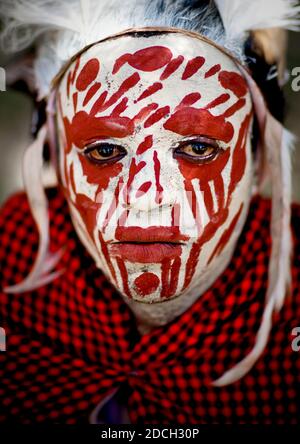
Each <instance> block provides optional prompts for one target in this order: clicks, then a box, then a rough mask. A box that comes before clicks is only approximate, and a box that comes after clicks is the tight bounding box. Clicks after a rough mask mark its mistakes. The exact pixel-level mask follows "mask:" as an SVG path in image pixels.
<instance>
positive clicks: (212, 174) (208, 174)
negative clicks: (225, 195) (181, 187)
mask: <svg viewBox="0 0 300 444" xmlns="http://www.w3.org/2000/svg"><path fill="white" fill-rule="evenodd" d="M229 158H230V149H229V148H227V149H226V150H224V151H223V152H221V153H220V154H219V156H218V157H217V158H216V159H215V160H212V161H211V162H210V163H207V164H203V165H198V164H194V163H191V162H189V161H187V160H185V159H178V165H179V169H180V172H181V174H182V175H183V177H184V178H185V179H186V180H192V179H198V180H199V181H201V184H203V186H204V184H206V183H208V182H209V181H210V180H215V179H216V177H218V176H219V175H220V174H221V172H222V171H223V169H224V168H225V166H226V165H227V162H228V160H229Z"/></svg>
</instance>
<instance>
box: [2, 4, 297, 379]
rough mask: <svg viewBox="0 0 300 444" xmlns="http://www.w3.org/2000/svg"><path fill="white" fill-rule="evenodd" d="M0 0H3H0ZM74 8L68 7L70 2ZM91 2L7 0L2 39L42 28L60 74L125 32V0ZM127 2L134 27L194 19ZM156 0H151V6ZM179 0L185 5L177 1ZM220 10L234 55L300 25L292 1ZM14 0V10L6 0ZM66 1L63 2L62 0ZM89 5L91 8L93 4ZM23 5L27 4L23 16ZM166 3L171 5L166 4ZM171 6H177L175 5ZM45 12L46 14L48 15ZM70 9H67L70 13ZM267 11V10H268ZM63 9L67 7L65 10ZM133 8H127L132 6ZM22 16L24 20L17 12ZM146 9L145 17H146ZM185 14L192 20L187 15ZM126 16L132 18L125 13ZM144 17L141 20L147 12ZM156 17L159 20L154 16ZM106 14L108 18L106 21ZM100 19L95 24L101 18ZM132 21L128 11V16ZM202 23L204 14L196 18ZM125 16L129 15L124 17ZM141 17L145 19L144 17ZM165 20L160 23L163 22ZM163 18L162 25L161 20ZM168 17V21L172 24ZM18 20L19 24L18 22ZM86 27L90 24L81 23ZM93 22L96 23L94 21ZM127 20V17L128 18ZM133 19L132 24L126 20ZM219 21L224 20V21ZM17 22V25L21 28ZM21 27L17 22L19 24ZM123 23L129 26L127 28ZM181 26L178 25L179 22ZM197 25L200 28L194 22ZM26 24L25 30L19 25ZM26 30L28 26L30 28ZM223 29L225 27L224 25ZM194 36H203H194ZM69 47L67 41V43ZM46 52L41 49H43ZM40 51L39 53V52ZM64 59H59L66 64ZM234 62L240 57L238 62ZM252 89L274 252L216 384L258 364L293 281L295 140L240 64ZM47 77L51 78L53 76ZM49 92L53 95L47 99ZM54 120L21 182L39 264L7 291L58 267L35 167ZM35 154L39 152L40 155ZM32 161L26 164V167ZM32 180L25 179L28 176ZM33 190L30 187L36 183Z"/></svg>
mask: <svg viewBox="0 0 300 444" xmlns="http://www.w3.org/2000/svg"><path fill="white" fill-rule="evenodd" d="M2 1H3V0H2ZM71 3H72V5H73V6H77V8H75V9H73V8H72V7H71ZM99 3H100V2H97V3H95V2H94V1H93V0H88V1H87V0H86V1H79V0H78V1H75V0H72V2H68V3H67V2H59V3H58V2H57V1H50V0H49V1H47V0H40V1H39V2H38V1H37V0H35V1H33V2H32V1H31V2H30V3H28V1H25V0H19V1H16V0H13V1H11V0H10V1H9V2H8V0H4V1H3V4H2V5H1V7H0V12H2V13H5V14H6V18H7V20H8V21H7V28H5V29H4V33H3V35H2V38H3V39H6V38H7V36H8V35H13V36H14V38H13V39H12V45H11V46H12V48H14V49H20V48H21V47H24V46H26V45H27V44H28V43H29V42H30V41H31V40H32V37H31V36H29V35H28V33H27V34H26V32H25V33H24V32H23V34H22V33H21V37H20V34H19V33H20V29H22V27H24V26H28V25H32V26H35V27H36V28H35V33H34V34H35V36H37V35H39V34H44V38H43V40H42V41H43V43H42V44H41V48H40V54H42V55H40V56H38V60H39V61H40V63H41V61H43V63H45V62H46V61H47V62H48V66H47V69H48V71H49V70H50V71H51V69H50V67H51V68H52V69H53V70H54V71H55V72H52V71H51V73H52V74H51V76H52V77H54V75H56V74H57V72H58V71H59V69H60V68H61V66H62V65H63V64H64V63H65V62H66V61H67V60H68V59H69V58H70V57H71V56H73V55H74V53H76V52H78V51H80V50H81V49H82V48H83V47H85V46H86V45H88V44H90V43H94V42H95V41H98V40H100V39H101V38H104V37H108V36H109V35H110V36H111V35H112V34H113V31H114V30H115V28H116V27H117V28H118V29H117V32H119V31H122V27H123V24H122V23H120V22H119V21H116V22H113V23H114V26H110V25H111V23H112V21H111V20H112V19H113V18H114V19H115V20H117V18H118V17H119V19H120V17H121V16H119V12H120V9H121V11H124V9H122V8H124V3H125V7H127V6H128V5H127V4H126V2H124V1H122V2H121V1H119V0H111V1H110V2H109V3H106V2H105V5H104V4H103V2H101V4H99ZM127 3H129V4H130V6H131V7H132V6H134V7H135V8H136V9H135V11H136V13H137V16H136V18H135V21H134V23H136V21H137V22H138V27H144V26H145V25H149V24H151V26H166V25H168V26H170V25H174V21H175V22H176V20H177V21H178V22H180V20H184V22H187V23H188V20H191V21H192V20H194V21H195V20H197V21H199V17H198V16H196V17H195V12H194V17H192V15H191V10H190V9H188V8H187V9H185V11H186V15H185V16H184V17H179V16H178V15H177V12H178V11H177V12H176V11H175V13H174V10H173V14H171V11H170V5H171V4H173V5H174V2H171V1H166V2H165V3H166V4H167V9H166V11H167V12H166V11H165V14H167V15H166V16H164V15H162V16H159V15H157V16H155V15H154V14H153V16H152V19H151V17H150V18H149V19H148V18H147V15H145V11H146V10H147V7H146V2H145V1H144V0H143V1H137V0H133V1H130V2H127ZM154 3H158V2H151V5H152V6H153V4H154ZM175 3H177V4H179V3H180V4H181V6H182V5H183V4H184V3H185V2H183V1H181V2H175ZM215 3H216V5H217V7H218V10H219V13H220V15H221V17H222V22H223V25H224V28H225V32H224V30H223V31H222V32H221V31H220V29H221V28H220V26H221V25H220V26H219V27H218V26H215V27H214V31H213V33H212V34H213V35H214V37H215V38H211V37H210V38H211V40H212V44H214V43H213V42H215V43H217V44H219V45H220V44H221V46H223V47H224V48H227V49H228V48H229V50H230V51H231V53H233V54H234V55H235V56H236V55H239V59H240V60H243V52H242V49H241V48H242V47H243V45H244V43H245V40H246V39H247V33H249V32H250V31H251V30H255V29H260V28H268V27H273V26H279V27H284V28H288V29H297V27H298V25H299V21H298V19H296V18H295V15H296V14H298V13H299V10H300V8H299V6H297V2H294V1H288V0H272V1H271V0H264V1H262V0H261V1H258V0H256V1H255V0H253V1H252V2H251V4H249V2H246V1H243V0H216V1H215ZM12 4H13V5H14V7H15V9H14V8H13V7H12V6H11V5H12ZM67 5H68V6H67ZM92 6H94V8H92ZM25 7H28V9H27V11H26V14H27V15H26V14H25V9H26V8H25ZM55 7H56V8H55ZM168 8H169V9H168ZM173 9H174V8H173ZM46 11H47V13H46ZM70 11H71V12H70ZM213 11H214V10H213V9H212V10H211V11H210V10H208V9H206V10H205V13H204V14H206V25H204V19H203V17H202V22H201V26H202V28H203V34H206V36H208V37H209V34H211V33H210V32H209V31H208V26H207V23H208V22H209V20H211V19H212V16H213V14H215V11H214V12H213ZM270 11H271V14H270ZM67 12H68V13H67ZM129 12H130V10H129ZM23 13H24V14H25V15H24V17H23V19H22V21H21V19H20V17H21V16H22V14H23ZM143 14H144V18H143ZM188 16H189V19H188ZM128 17H129V16H128ZM145 17H146V18H145ZM155 17H156V18H155ZM107 18H110V21H107ZM99 20H100V22H99ZM132 20H133V16H131V19H130V20H129V21H130V22H131V21H132ZM200 21H201V20H200ZM127 22H128V20H127ZM142 22H143V23H142ZM161 22H164V23H161ZM165 22H167V23H165ZM170 22H171V23H170ZM17 23H19V25H17ZM87 23H89V24H90V25H91V26H90V27H88V26H86V24H87ZM97 23H98V26H96V25H97ZM99 23H101V24H103V23H105V27H104V28H102V29H101V30H99ZM128 24H129V23H128ZM130 24H132V23H130ZM223 25H222V26H223ZM18 26H19V28H18ZM20 27H21V28H20ZM126 27H128V26H126ZM177 27H180V26H177ZM181 27H182V28H184V29H191V28H193V27H194V28H197V26H195V23H194V24H193V25H192V24H190V26H181ZM198 27H199V26H198ZM24 29H26V28H23V31H24ZM27 29H29V28H27ZM222 29H223V28H222ZM46 35H47V36H48V40H47V39H46V40H45V36H46ZM198 36H199V38H201V36H200V35H199V34H198ZM67 43H69V44H70V46H68V44H67ZM43 51H45V52H43ZM39 57H40V58H39ZM52 58H53V60H55V62H57V63H54V65H51V64H50V65H49V63H50V60H52ZM63 62H64V63H63ZM237 63H238V64H239V62H238V61H237ZM240 69H241V70H242V72H243V74H244V76H245V78H246V80H247V82H248V85H249V88H250V90H251V93H252V99H253V103H254V107H255V110H256V115H257V118H258V122H259V126H260V136H261V145H262V146H261V149H262V151H263V152H264V153H265V155H266V157H267V160H268V162H267V164H268V165H269V169H270V171H269V173H270V178H271V184H272V216H271V236H272V251H271V257H270V263H269V279H268V288H267V294H266V304H265V309H264V313H263V317H262V322H261V326H260V328H259V331H258V333H257V337H256V342H255V345H254V347H253V349H252V351H251V352H250V353H249V354H248V355H247V356H246V357H245V358H244V359H243V360H242V361H241V362H239V363H238V364H236V366H234V367H233V368H232V369H230V370H228V371H227V372H226V373H225V374H224V375H223V376H221V378H219V379H218V380H217V381H215V382H214V385H217V386H222V385H226V384H230V383H233V382H235V381H237V380H238V379H240V378H241V377H242V376H244V375H245V374H246V373H247V372H248V371H249V370H250V369H251V368H252V366H253V365H254V364H255V362H256V361H257V359H258V358H259V357H260V355H261V354H262V352H263V350H264V348H265V346H266V344H267V341H268V337H269V334H270V331H271V327H272V316H273V314H274V312H275V311H278V310H280V308H281V307H282V305H283V302H284V298H285V296H286V295H287V294H288V292H289V289H290V284H291V276H290V258H291V251H292V243H291V231H290V203H291V168H290V149H291V146H292V142H293V137H292V136H291V135H290V134H289V133H288V132H287V131H286V130H285V129H284V128H283V127H282V125H281V124H280V123H279V122H278V121H276V120H275V119H274V117H272V115H271V114H270V112H269V111H268V110H267V108H266V105H265V102H264V99H263V97H262V94H261V92H260V91H259V89H258V87H257V86H256V84H255V82H254V81H253V80H252V78H251V76H250V75H249V74H248V72H247V71H246V70H245V69H243V68H242V67H241V66H240ZM40 73H41V71H39V69H37V70H36V76H37V81H38V82H39V81H40V82H41V78H39V75H40ZM52 77H51V79H50V80H52ZM38 85H39V90H40V95H43V94H45V93H47V94H48V93H49V91H50V83H49V82H48V81H47V82H46V83H44V84H42V83H38ZM51 98H52V96H50V99H51ZM48 108H49V111H50V114H51V111H52V109H51V108H52V104H51V102H50V103H49V104H48ZM51 121H52V119H51V118H50V119H49V121H48V128H47V127H43V128H42V129H41V130H40V133H39V135H38V138H37V140H36V141H35V142H34V143H33V144H32V145H31V147H29V150H28V153H27V155H26V156H25V162H24V166H25V168H24V178H25V186H26V190H27V193H28V196H29V202H30V205H31V208H32V213H33V216H34V218H35V221H36V223H37V226H38V229H39V234H40V247H39V252H38V256H37V259H36V263H35V265H34V267H33V269H32V271H31V273H30V275H29V276H28V277H27V278H26V279H25V281H24V282H22V283H20V284H18V285H16V286H14V287H10V288H6V289H5V291H6V292H10V293H21V292H24V291H29V290H32V289H35V288H37V287H39V286H41V285H44V284H46V283H47V282H49V281H50V280H52V279H54V278H56V277H57V276H58V275H59V274H60V272H54V273H52V274H51V273H50V274H48V273H49V272H50V271H51V269H53V267H54V266H55V265H56V264H57V262H58V260H59V257H60V253H57V254H56V255H53V256H50V255H49V253H48V243H49V230H48V226H49V220H48V212H47V200H46V196H45V192H44V190H43V187H42V184H41V177H40V170H41V167H42V147H43V144H44V142H45V140H46V138H47V131H48V138H53V134H54V130H53V128H51V127H50V125H51ZM38 155H39V156H38ZM28 165H29V168H27V167H28ZM32 165H36V171H35V174H34V181H35V187H32V177H31V178H30V175H31V174H32ZM29 178H30V180H29ZM33 188H34V189H33Z"/></svg>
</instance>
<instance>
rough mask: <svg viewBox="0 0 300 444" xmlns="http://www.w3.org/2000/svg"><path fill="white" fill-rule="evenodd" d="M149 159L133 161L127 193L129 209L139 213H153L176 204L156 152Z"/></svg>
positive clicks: (148, 156) (126, 200)
mask: <svg viewBox="0 0 300 444" xmlns="http://www.w3.org/2000/svg"><path fill="white" fill-rule="evenodd" d="M149 154H150V153H148V155H147V158H145V157H144V159H141V156H139V159H138V161H137V160H136V159H133V161H132V163H131V165H130V168H129V175H128V181H127V184H126V190H125V193H126V194H127V196H126V199H124V200H125V202H126V206H127V208H128V209H129V208H131V209H135V210H138V211H145V212H146V211H152V210H155V209H160V208H163V207H171V206H172V205H174V203H175V199H174V195H173V193H172V192H171V190H170V186H168V183H167V182H166V180H164V177H163V174H162V165H161V160H160V159H159V156H158V152H157V151H156V150H154V151H153V152H152V153H151V154H150V155H149Z"/></svg>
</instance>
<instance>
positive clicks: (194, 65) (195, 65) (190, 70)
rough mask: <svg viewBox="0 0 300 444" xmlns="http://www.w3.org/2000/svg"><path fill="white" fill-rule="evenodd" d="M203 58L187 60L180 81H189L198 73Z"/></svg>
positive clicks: (203, 60)
mask: <svg viewBox="0 0 300 444" xmlns="http://www.w3.org/2000/svg"><path fill="white" fill-rule="evenodd" d="M204 62H205V58H204V57H195V58H194V59H192V60H189V62H188V63H187V65H186V68H185V70H184V73H183V74H182V77H181V78H182V80H186V79H189V78H190V77H192V76H193V75H194V74H196V72H198V71H199V69H200V68H201V66H202V65H203V64H204Z"/></svg>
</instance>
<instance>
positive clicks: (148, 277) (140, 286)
mask: <svg viewBox="0 0 300 444" xmlns="http://www.w3.org/2000/svg"><path fill="white" fill-rule="evenodd" d="M134 286H135V288H136V291H137V292H138V293H139V294H140V295H141V296H147V295H149V294H151V293H153V292H154V291H155V290H156V289H157V288H158V286H159V278H158V276H156V274H154V273H149V272H146V273H143V274H141V275H140V276H138V277H137V278H136V279H135V281H134Z"/></svg>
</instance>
